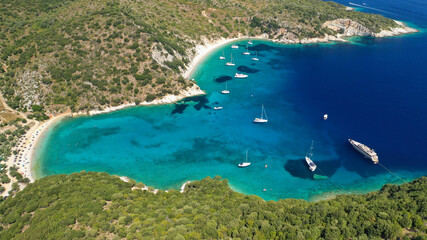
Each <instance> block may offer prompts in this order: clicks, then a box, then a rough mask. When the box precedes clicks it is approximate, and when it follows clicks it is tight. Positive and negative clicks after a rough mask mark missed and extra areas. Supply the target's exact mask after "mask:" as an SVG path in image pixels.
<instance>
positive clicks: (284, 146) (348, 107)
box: [34, 20, 427, 200]
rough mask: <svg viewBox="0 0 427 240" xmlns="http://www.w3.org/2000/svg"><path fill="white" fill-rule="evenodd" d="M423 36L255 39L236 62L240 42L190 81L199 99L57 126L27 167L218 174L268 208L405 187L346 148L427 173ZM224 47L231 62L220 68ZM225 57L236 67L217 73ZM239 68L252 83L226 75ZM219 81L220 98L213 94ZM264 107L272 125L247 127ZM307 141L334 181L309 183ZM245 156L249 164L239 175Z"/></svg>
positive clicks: (412, 173)
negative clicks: (361, 148) (269, 203)
mask: <svg viewBox="0 0 427 240" xmlns="http://www.w3.org/2000/svg"><path fill="white" fill-rule="evenodd" d="M420 21H421V20H420ZM423 21H424V20H422V21H421V22H423ZM426 40H427V37H426V35H425V34H424V33H420V34H414V35H411V36H408V37H398V38H387V39H371V38H353V39H352V41H354V43H353V44H344V43H331V44H311V45H305V46H300V45H280V44H275V43H271V42H267V41H259V40H257V41H253V42H254V44H253V45H252V46H251V47H250V49H249V50H250V51H251V52H252V53H255V51H257V52H258V58H259V59H260V61H259V62H253V61H251V60H250V58H251V57H253V56H245V55H242V54H241V53H242V52H243V51H244V50H245V48H246V45H245V44H246V41H244V40H242V41H239V42H237V43H238V44H240V48H239V49H231V48H230V45H231V43H230V44H227V45H224V46H223V47H222V48H219V49H217V50H215V51H214V52H212V53H211V54H210V55H209V56H207V57H206V58H205V59H204V60H203V61H202V62H201V63H200V64H199V65H198V67H197V69H196V71H195V72H194V73H193V76H192V77H193V78H194V79H195V80H196V81H197V83H198V85H199V86H200V87H201V88H202V89H203V90H205V91H206V92H207V95H206V96H199V97H193V98H189V99H186V100H184V101H181V102H179V103H177V104H170V105H163V106H150V107H132V108H127V109H124V110H120V111H116V112H113V113H109V114H103V115H97V116H92V117H87V116H84V117H77V118H67V119H64V120H62V121H61V122H59V123H58V124H56V125H55V126H53V127H51V128H50V129H49V131H47V132H46V133H45V137H44V138H43V140H42V141H41V142H40V144H39V146H38V149H37V152H36V159H37V162H36V164H35V166H34V170H35V172H36V175H37V176H38V177H43V176H47V175H52V174H60V173H72V172H78V171H81V170H86V171H105V172H108V173H110V174H116V175H124V176H128V177H130V178H133V179H136V180H137V181H141V182H143V183H145V184H147V185H149V186H153V187H155V188H160V189H170V188H175V189H178V188H179V187H180V186H181V185H182V184H183V183H184V182H185V181H187V180H197V179H202V178H204V177H206V176H211V177H214V176H215V175H220V176H222V177H223V178H227V179H229V181H230V184H231V186H232V188H233V189H235V190H236V191H239V192H243V193H246V194H255V195H258V196H261V197H262V198H264V199H266V200H271V199H272V200H277V199H281V198H302V199H313V198H317V197H318V196H319V195H322V194H325V193H337V192H338V193H343V192H366V191H370V190H375V189H378V188H379V187H380V186H382V185H383V184H385V183H389V182H391V183H401V182H402V181H401V180H400V179H399V178H398V177H396V176H394V175H392V174H391V173H390V172H388V171H387V170H385V169H384V168H382V167H381V166H379V165H374V164H372V163H371V162H370V161H369V160H368V159H366V158H364V157H363V156H362V155H361V154H359V153H358V152H356V151H355V150H354V149H353V148H352V147H351V145H349V144H348V142H347V138H354V139H355V140H358V141H361V142H364V143H366V144H367V145H369V146H371V147H373V148H375V149H376V151H377V152H378V154H379V158H380V163H382V164H383V165H384V166H386V167H387V168H389V169H390V170H392V171H393V172H394V173H396V174H397V175H398V176H400V177H402V178H404V179H405V180H406V181H408V180H410V179H413V178H416V177H419V176H422V175H425V174H426V172H427V161H425V159H424V157H423V156H426V154H427V150H426V149H427V148H426V140H425V139H424V138H425V135H426V134H427V127H426V126H425V123H426V122H427V106H426V103H427V96H426V95H425V94H424V93H425V92H426V91H427V83H426V81H425V76H427V72H426V69H425V67H423V64H425V63H426V62H427V61H426V60H427V58H426V56H427V50H426V49H425V48H422V47H423V46H424V45H425V41H426ZM222 50H224V52H225V57H226V58H227V60H219V56H220V55H221V54H222ZM231 53H233V57H234V59H235V62H236V66H234V67H229V66H225V61H228V60H229V58H230V54H231ZM238 69H240V70H238ZM236 72H240V73H245V72H246V73H247V74H248V75H249V77H248V78H247V79H235V78H232V76H234V74H235V73H236ZM230 77H231V79H230ZM224 81H226V82H227V85H228V89H229V90H230V91H231V93H230V94H228V95H223V94H221V93H220V91H221V90H222V89H224V88H225V82H224ZM262 104H263V105H264V106H265V109H266V112H267V114H268V119H269V122H268V123H267V124H254V123H253V122H252V121H253V119H254V118H255V117H259V116H260V114H261V105H262ZM214 106H222V107H224V108H223V109H222V110H218V111H215V110H213V107H214ZM324 113H328V114H329V119H328V120H327V121H324V120H323V119H322V117H323V114H324ZM312 140H314V143H315V144H314V147H315V149H314V157H313V160H314V161H315V162H316V164H317V165H318V170H316V171H315V173H317V174H321V175H327V176H329V177H330V179H331V180H330V181H329V180H323V181H319V180H313V178H312V177H313V173H312V172H311V171H309V170H308V168H307V166H306V164H305V162H304V160H303V159H304V156H305V154H306V151H307V149H308V148H309V147H310V144H311V141H312ZM246 150H248V153H249V161H250V162H252V164H251V166H249V167H247V168H238V167H237V165H238V164H239V162H240V161H242V160H244V159H245V151H246ZM266 165H267V167H265V166H266ZM263 189H265V190H266V191H263Z"/></svg>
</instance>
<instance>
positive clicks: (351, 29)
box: [322, 19, 418, 38]
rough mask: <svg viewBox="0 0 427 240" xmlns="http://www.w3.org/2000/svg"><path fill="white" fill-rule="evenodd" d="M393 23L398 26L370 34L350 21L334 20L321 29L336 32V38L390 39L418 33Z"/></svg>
mask: <svg viewBox="0 0 427 240" xmlns="http://www.w3.org/2000/svg"><path fill="white" fill-rule="evenodd" d="M395 22H396V23H397V25H398V26H397V27H395V28H391V29H389V30H381V31H380V32H379V33H375V32H372V31H371V30H369V29H368V28H366V27H365V26H363V25H362V24H360V23H358V22H356V21H353V20H350V19H336V20H333V21H326V22H325V23H324V24H323V25H322V27H324V28H329V29H331V30H333V31H336V32H338V34H337V35H336V37H337V38H342V37H351V36H371V37H391V36H397V35H402V34H407V33H414V32H418V30H416V29H414V28H410V27H408V26H406V25H405V24H404V23H402V22H399V21H395Z"/></svg>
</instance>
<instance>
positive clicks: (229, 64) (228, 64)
mask: <svg viewBox="0 0 427 240" xmlns="http://www.w3.org/2000/svg"><path fill="white" fill-rule="evenodd" d="M230 58H231V60H230V62H226V63H225V65H226V66H234V65H236V64H235V63H234V60H233V54H231V56H230Z"/></svg>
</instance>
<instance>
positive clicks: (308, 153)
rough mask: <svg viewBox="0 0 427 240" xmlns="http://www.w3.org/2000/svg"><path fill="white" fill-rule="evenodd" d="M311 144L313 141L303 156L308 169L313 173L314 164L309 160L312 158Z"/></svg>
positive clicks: (312, 142)
mask: <svg viewBox="0 0 427 240" xmlns="http://www.w3.org/2000/svg"><path fill="white" fill-rule="evenodd" d="M313 144H314V141H311V147H310V148H309V149H308V152H307V154H306V155H305V161H306V162H307V165H308V168H309V169H310V170H311V171H312V172H313V171H314V170H316V167H317V166H316V164H315V163H314V162H313V160H311V158H312V157H313V149H314V147H313Z"/></svg>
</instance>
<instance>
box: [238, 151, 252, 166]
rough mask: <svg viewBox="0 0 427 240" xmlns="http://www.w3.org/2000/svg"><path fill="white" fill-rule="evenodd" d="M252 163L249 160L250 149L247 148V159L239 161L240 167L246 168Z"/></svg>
mask: <svg viewBox="0 0 427 240" xmlns="http://www.w3.org/2000/svg"><path fill="white" fill-rule="evenodd" d="M249 165H251V163H250V162H248V150H246V161H245V162H241V163H239V167H241V168H244V167H247V166H249Z"/></svg>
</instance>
